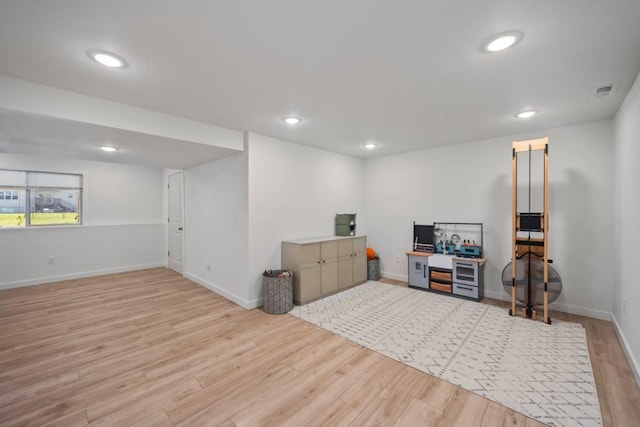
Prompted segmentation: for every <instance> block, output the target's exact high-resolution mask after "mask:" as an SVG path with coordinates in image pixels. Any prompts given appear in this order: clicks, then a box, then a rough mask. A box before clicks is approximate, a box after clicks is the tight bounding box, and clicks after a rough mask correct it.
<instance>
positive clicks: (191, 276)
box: [184, 273, 262, 310]
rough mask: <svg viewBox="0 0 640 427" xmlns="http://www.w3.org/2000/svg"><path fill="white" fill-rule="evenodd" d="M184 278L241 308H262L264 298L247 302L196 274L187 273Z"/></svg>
mask: <svg viewBox="0 0 640 427" xmlns="http://www.w3.org/2000/svg"><path fill="white" fill-rule="evenodd" d="M184 276H185V277H186V278H187V279H189V280H192V281H194V282H196V283H197V284H198V285H200V286H202V287H205V288H207V289H209V290H210V291H213V292H215V293H216V294H218V295H220V296H221V297H223V298H226V299H228V300H229V301H231V302H233V303H236V304H238V305H239V306H240V307H242V308H245V309H247V310H252V309H254V308H258V307H261V306H262V298H259V299H256V300H253V301H247V300H245V299H244V298H241V297H239V296H238V295H236V294H234V293H233V292H229V291H227V290H226V289H223V288H221V287H219V286H217V285H214V284H213V283H211V282H209V281H207V280H204V279H203V278H201V277H198V276H196V275H194V274H191V273H185V274H184Z"/></svg>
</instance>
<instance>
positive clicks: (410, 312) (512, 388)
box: [290, 282, 602, 426]
mask: <svg viewBox="0 0 640 427" xmlns="http://www.w3.org/2000/svg"><path fill="white" fill-rule="evenodd" d="M290 314H293V315H294V316H297V317H299V318H301V319H304V320H306V321H308V322H310V323H313V324H315V325H317V326H320V327H321V328H323V329H326V330H328V331H331V332H334V333H336V334H338V335H341V336H343V337H345V338H347V339H349V340H351V341H353V342H356V343H358V344H361V345H363V346H365V347H367V348H369V349H371V350H374V351H376V352H378V353H382V354H384V355H386V356H388V357H391V358H393V359H396V360H398V361H400V362H403V363H405V364H406V365H409V366H412V367H414V368H416V369H419V370H421V371H423V372H426V373H428V374H431V375H433V376H435V377H438V378H440V379H443V380H445V381H448V382H450V383H452V384H455V385H457V386H460V387H462V388H464V389H466V390H469V391H471V392H473V393H476V394H479V395H481V396H484V397H486V398H487V399H489V400H493V401H495V402H498V403H500V404H502V405H504V406H506V407H508V408H511V409H513V410H515V411H517V412H520V413H522V414H524V415H526V416H528V417H531V418H534V419H536V420H538V421H540V422H543V423H545V424H549V425H553V426H600V425H602V418H601V416H600V405H599V402H598V395H597V392H596V386H595V381H594V378H593V371H592V368H591V360H590V359H589V350H588V348H587V341H586V336H585V331H584V328H583V327H582V325H580V324H577V323H570V322H563V321H560V320H556V319H553V323H552V324H551V325H547V324H544V323H542V322H540V321H537V322H536V321H532V320H530V319H522V318H521V317H511V316H509V315H507V313H506V311H505V309H503V308H499V307H495V306H490V305H487V304H481V303H477V302H474V301H468V300H462V299H459V298H453V297H449V296H444V295H437V294H434V293H430V292H424V291H420V290H416V289H410V288H402V287H398V286H393V285H388V284H384V283H380V282H367V283H365V284H363V285H360V286H357V287H355V288H351V289H348V290H346V291H343V292H340V293H338V294H335V295H332V296H329V297H327V298H324V299H321V300H318V301H315V302H312V303H310V304H307V305H303V306H295V307H294V308H293V310H292V311H290Z"/></svg>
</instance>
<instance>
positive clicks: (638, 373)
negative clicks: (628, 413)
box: [611, 314, 640, 387]
mask: <svg viewBox="0 0 640 427" xmlns="http://www.w3.org/2000/svg"><path fill="white" fill-rule="evenodd" d="M611 319H612V320H611V322H612V323H613V329H614V330H615V331H616V335H618V340H619V341H620V344H621V345H622V350H623V351H624V355H625V356H627V361H628V362H629V367H630V368H631V372H633V377H634V378H635V380H636V383H637V384H638V387H640V365H639V364H638V361H637V360H636V358H635V357H634V355H633V353H632V352H631V347H629V342H628V341H627V339H626V338H625V336H624V333H623V332H622V328H621V327H620V323H618V319H617V318H616V316H615V315H613V314H612V315H611Z"/></svg>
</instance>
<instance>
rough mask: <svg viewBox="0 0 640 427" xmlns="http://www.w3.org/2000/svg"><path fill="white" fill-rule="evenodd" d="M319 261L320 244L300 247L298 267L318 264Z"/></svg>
mask: <svg viewBox="0 0 640 427" xmlns="http://www.w3.org/2000/svg"><path fill="white" fill-rule="evenodd" d="M318 261H320V244H319V243H312V244H308V245H302V246H301V247H300V265H301V266H306V265H311V264H318Z"/></svg>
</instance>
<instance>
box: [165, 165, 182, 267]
mask: <svg viewBox="0 0 640 427" xmlns="http://www.w3.org/2000/svg"><path fill="white" fill-rule="evenodd" d="M168 200H169V239H168V240H169V254H168V255H169V268H170V269H172V270H175V271H177V272H178V273H180V274H182V256H183V248H182V231H183V230H182V228H183V226H182V172H178V173H175V174H173V175H169V198H168Z"/></svg>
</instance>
